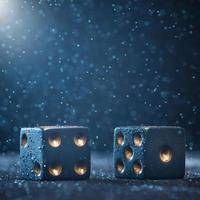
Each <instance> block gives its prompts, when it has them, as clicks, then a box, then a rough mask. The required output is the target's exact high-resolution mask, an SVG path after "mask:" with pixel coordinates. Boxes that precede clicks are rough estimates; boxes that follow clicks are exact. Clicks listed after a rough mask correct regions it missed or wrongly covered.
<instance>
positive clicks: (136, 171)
mask: <svg viewBox="0 0 200 200" xmlns="http://www.w3.org/2000/svg"><path fill="white" fill-rule="evenodd" d="M113 153H114V168H115V177H117V178H130V179H172V178H182V177H184V174H185V130H184V129H183V128H180V127H172V126H169V127H167V126H160V127H159V126H141V127H139V126H138V127H134V126H133V127H117V128H115V130H114V150H113Z"/></svg>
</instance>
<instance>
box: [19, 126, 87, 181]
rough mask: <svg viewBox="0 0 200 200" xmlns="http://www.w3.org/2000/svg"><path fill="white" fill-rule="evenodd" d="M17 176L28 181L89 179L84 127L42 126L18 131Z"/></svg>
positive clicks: (85, 128) (85, 130)
mask: <svg viewBox="0 0 200 200" xmlns="http://www.w3.org/2000/svg"><path fill="white" fill-rule="evenodd" d="M20 166H21V175H22V178H24V179H29V180H81V179H87V178H89V176H90V145H89V134H88V128H87V127H81V126H60V127H58V126H46V127H45V126H44V127H38V128H22V129H21V132H20Z"/></svg>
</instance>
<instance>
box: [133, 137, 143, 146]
mask: <svg viewBox="0 0 200 200" xmlns="http://www.w3.org/2000/svg"><path fill="white" fill-rule="evenodd" d="M133 142H134V144H135V146H137V147H140V146H141V145H142V137H141V135H140V134H136V135H135V136H134V139H133Z"/></svg>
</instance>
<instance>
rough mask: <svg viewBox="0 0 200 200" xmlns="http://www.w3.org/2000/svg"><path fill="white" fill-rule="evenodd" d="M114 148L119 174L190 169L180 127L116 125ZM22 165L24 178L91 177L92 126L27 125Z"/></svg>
mask: <svg viewBox="0 0 200 200" xmlns="http://www.w3.org/2000/svg"><path fill="white" fill-rule="evenodd" d="M113 152H114V169H115V176H116V177H118V178H133V179H135V178H137V179H169V178H182V177H183V176H184V173H185V132H184V129H182V128H180V127H152V126H151V127H146V126H145V127H144V126H143V127H119V128H116V129H115V131H114V150H113ZM20 164H21V173H22V177H23V178H25V179H30V180H80V179H87V178H89V176H90V144H89V134H88V128H86V127H77V126H63V127H51V126H50V127H39V128H22V129H21V133H20Z"/></svg>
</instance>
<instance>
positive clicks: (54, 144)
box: [48, 136, 61, 148]
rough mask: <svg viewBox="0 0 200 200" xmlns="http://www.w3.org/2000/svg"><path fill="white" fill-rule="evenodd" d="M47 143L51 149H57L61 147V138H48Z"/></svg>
mask: <svg viewBox="0 0 200 200" xmlns="http://www.w3.org/2000/svg"><path fill="white" fill-rule="evenodd" d="M48 143H49V145H50V146H51V147H54V148H57V147H59V146H60V145H61V138H60V137H59V136H51V137H49V138H48Z"/></svg>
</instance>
